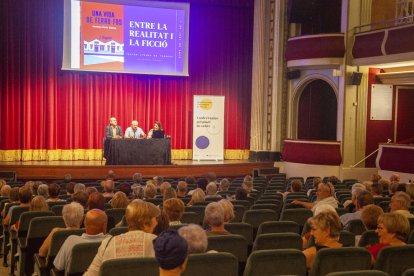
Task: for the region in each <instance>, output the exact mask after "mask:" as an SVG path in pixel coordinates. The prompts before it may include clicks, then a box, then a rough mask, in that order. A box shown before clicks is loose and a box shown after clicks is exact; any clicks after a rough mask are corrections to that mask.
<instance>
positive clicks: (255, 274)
mask: <svg viewBox="0 0 414 276" xmlns="http://www.w3.org/2000/svg"><path fill="white" fill-rule="evenodd" d="M272 275H299V276H306V258H305V255H303V253H302V251H300V250H296V249H273V250H258V251H254V252H252V253H251V254H250V256H249V258H248V259H247V263H246V268H245V270H244V274H243V276H272Z"/></svg>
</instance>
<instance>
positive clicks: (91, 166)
mask: <svg viewBox="0 0 414 276" xmlns="http://www.w3.org/2000/svg"><path fill="white" fill-rule="evenodd" d="M273 166H274V163H273V162H253V161H249V160H224V161H193V160H172V165H131V166H129V165H116V166H105V162H104V161H103V162H100V161H24V162H23V161H20V162H0V178H1V172H2V171H15V172H16V173H17V178H18V180H36V179H50V180H55V179H63V176H64V175H65V174H67V173H70V174H71V175H72V178H73V179H76V180H88V179H103V178H105V177H106V176H107V175H108V171H109V170H113V171H114V172H115V174H116V177H117V178H118V179H131V177H132V175H133V174H134V173H136V172H140V173H142V175H143V176H144V177H152V176H156V175H160V176H164V177H182V176H188V175H191V176H195V177H198V176H205V175H206V174H207V173H208V172H215V173H216V174H217V176H229V177H235V176H243V175H246V174H252V171H253V169H257V168H269V167H273Z"/></svg>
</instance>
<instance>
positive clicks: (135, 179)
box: [132, 172, 142, 185]
mask: <svg viewBox="0 0 414 276" xmlns="http://www.w3.org/2000/svg"><path fill="white" fill-rule="evenodd" d="M132 182H133V184H139V185H141V183H142V174H140V173H138V172H137V173H134V174H133V175H132Z"/></svg>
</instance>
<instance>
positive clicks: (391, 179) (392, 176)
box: [390, 173, 400, 183]
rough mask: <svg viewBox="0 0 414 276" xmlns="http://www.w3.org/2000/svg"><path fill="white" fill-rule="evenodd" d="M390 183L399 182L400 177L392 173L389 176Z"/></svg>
mask: <svg viewBox="0 0 414 276" xmlns="http://www.w3.org/2000/svg"><path fill="white" fill-rule="evenodd" d="M390 182H397V183H399V182H400V175H399V174H397V173H394V174H392V175H391V176H390Z"/></svg>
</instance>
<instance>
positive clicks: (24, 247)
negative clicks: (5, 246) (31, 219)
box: [17, 238, 27, 250]
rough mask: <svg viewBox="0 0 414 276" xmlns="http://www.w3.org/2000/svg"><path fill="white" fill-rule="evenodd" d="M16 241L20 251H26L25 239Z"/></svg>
mask: <svg viewBox="0 0 414 276" xmlns="http://www.w3.org/2000/svg"><path fill="white" fill-rule="evenodd" d="M17 241H18V244H19V247H20V249H22V250H23V249H26V247H27V242H26V238H18V239H17Z"/></svg>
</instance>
